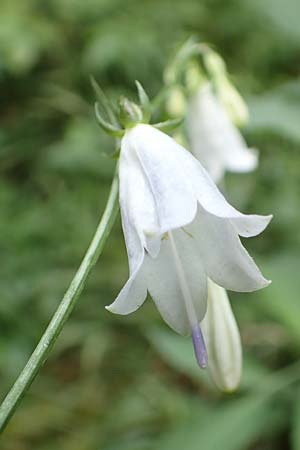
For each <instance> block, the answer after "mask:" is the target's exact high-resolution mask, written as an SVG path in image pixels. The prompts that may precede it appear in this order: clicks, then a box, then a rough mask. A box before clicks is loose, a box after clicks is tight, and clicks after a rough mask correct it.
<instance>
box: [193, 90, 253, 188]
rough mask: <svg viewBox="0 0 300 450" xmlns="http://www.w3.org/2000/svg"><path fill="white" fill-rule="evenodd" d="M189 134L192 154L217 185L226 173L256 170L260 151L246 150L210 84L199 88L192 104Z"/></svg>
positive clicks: (242, 140)
mask: <svg viewBox="0 0 300 450" xmlns="http://www.w3.org/2000/svg"><path fill="white" fill-rule="evenodd" d="M187 134H188V140H189V143H190V147H191V151H192V153H193V154H194V155H195V157H196V158H197V159H198V160H199V161H200V162H201V164H202V165H203V166H204V167H205V169H206V170H207V171H208V172H209V174H210V175H211V177H212V178H213V180H214V181H215V182H218V181H220V180H221V179H222V177H223V175H224V173H225V171H227V170H228V171H230V172H249V171H251V170H253V169H255V168H256V166H257V161H258V155H257V151H256V150H253V149H249V148H248V147H247V144H246V142H245V140H244V139H243V137H242V135H241V133H240V132H239V130H238V129H237V128H236V127H235V125H234V124H233V123H232V122H231V120H230V118H229V116H228V114H227V111H226V110H225V108H224V106H223V105H222V103H221V102H220V101H219V100H218V99H217V97H216V96H215V95H214V93H213V91H212V88H211V85H210V84H209V83H205V84H204V85H202V86H201V87H199V89H198V90H197V91H196V93H195V95H194V96H192V98H191V100H190V105H189V108H188V112H187Z"/></svg>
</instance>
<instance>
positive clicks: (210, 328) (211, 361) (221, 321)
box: [201, 280, 242, 392]
mask: <svg viewBox="0 0 300 450" xmlns="http://www.w3.org/2000/svg"><path fill="white" fill-rule="evenodd" d="M201 328H202V331H203V335H204V339H205V342H206V347H207V352H208V367H209V370H210V372H211V375H212V378H213V379H214V381H215V383H216V385H217V386H218V388H219V389H221V390H222V391H227V392H230V391H234V390H235V389H237V387H238V386H239V383H240V379H241V373H242V347H241V340H240V334H239V330H238V327H237V324H236V321H235V318H234V315H233V312H232V309H231V306H230V302H229V299H228V296H227V293H226V291H225V289H224V288H222V287H220V286H218V285H216V284H215V283H213V282H212V281H211V280H209V284H208V305H207V313H206V315H205V317H204V319H203V321H202V323H201Z"/></svg>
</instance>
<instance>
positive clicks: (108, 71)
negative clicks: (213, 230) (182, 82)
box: [0, 0, 300, 450]
mask: <svg viewBox="0 0 300 450" xmlns="http://www.w3.org/2000/svg"><path fill="white" fill-rule="evenodd" d="M299 16H300V4H299V1H298V0H288V1H286V2H284V3H283V2H281V1H280V0H264V1H260V0H251V1H250V0H248V1H245V0H227V1H226V2H224V1H222V0H203V1H201V2H200V1H199V0H185V1H184V2H183V1H180V0H176V1H174V0H151V1H150V0H127V1H125V2H124V0H123V1H121V0H85V1H84V2H82V1H81V0H45V1H43V2H41V1H38V0H26V1H22V2H20V1H19V0H2V1H1V3H0V88H1V105H0V114H1V123H0V127H1V128H0V158H1V166H0V170H1V180H0V208H1V217H0V230H1V233H0V236H1V237H0V246H1V255H2V264H1V269H0V277H1V302H0V327H1V337H0V350H1V367H0V376H1V386H0V389H1V394H2V396H4V395H5V393H6V392H7V390H8V389H9V387H10V386H11V384H12V382H13V380H14V379H15V378H16V376H17V374H18V372H19V370H20V369H21V368H22V367H23V365H24V363H25V361H26V359H27V358H28V356H29V354H30V353H31V351H32V349H33V348H34V346H35V344H36V343H37V341H38V339H39V337H40V335H41V333H42V331H43V330H44V328H45V326H46V324H47V322H48V320H49V318H50V316H51V314H52V312H53V311H54V310H55V308H56V306H57V304H58V301H59V300H60V298H61V297H62V294H63V292H64V290H65V289H66V287H67V285H68V283H69V281H70V280H71V277H72V275H73V273H74V271H75V269H76V268H77V266H78V264H79V262H80V260H81V257H82V255H83V253H84V251H85V249H86V247H87V245H88V243H89V240H90V239H91V236H92V234H93V231H94V229H95V226H96V224H97V222H98V220H99V217H100V215H101V211H102V209H103V206H104V204H105V200H106V195H107V192H108V187H109V182H110V179H111V176H112V172H113V166H114V163H113V162H112V161H111V160H109V159H108V158H107V157H105V156H102V154H101V151H102V150H103V149H109V148H111V147H112V145H113V142H112V141H111V140H110V139H108V138H107V137H106V136H105V135H104V134H103V133H102V132H101V131H100V130H99V129H98V128H97V125H96V123H95V120H94V117H93V110H92V102H93V93H92V90H91V88H90V84H89V75H90V74H93V75H94V76H95V77H96V78H97V80H98V81H99V82H100V83H101V85H102V87H103V88H104V89H105V90H106V91H107V92H108V93H109V94H110V95H112V96H113V97H116V96H117V95H118V94H119V93H120V92H122V93H127V94H128V95H133V96H134V95H135V93H134V80H135V79H138V80H140V81H141V82H142V83H143V85H144V86H145V87H146V89H147V90H148V91H149V92H150V93H151V94H152V95H154V94H155V93H157V92H158V90H159V89H160V87H161V83H162V70H163V66H164V64H165V62H166V61H167V59H168V57H169V56H170V55H171V52H172V51H173V49H174V46H175V44H177V43H178V42H180V41H182V40H184V39H185V38H187V37H188V36H190V35H191V34H196V35H198V36H199V37H200V38H201V39H203V40H205V41H208V42H211V43H212V44H213V45H215V47H216V49H217V50H218V51H219V52H220V53H221V54H222V55H223V56H224V58H225V59H226V61H227V63H228V67H229V70H230V73H231V74H232V78H233V80H234V82H235V83H236V84H237V86H238V87H239V89H240V91H241V92H242V94H243V95H244V96H246V98H247V99H248V103H249V106H250V111H251V121H250V124H249V126H248V127H247V129H246V130H245V134H246V136H247V139H248V142H249V144H251V145H252V146H255V147H257V148H259V149H260V151H261V166H260V168H259V169H258V170H257V172H256V173H254V174H251V175H242V176H239V175H231V176H228V177H227V178H226V189H227V193H228V197H229V199H230V200H231V201H232V203H234V204H235V205H236V206H238V207H240V208H242V209H243V210H244V211H255V212H257V213H269V212H272V213H273V214H274V216H275V218H274V220H273V223H272V225H271V226H270V228H269V229H268V230H267V232H266V233H265V234H264V235H263V236H262V237H260V238H256V239H255V240H253V241H251V240H248V242H247V247H248V248H249V249H250V250H251V252H252V254H254V255H255V257H256V259H257V260H258V261H259V263H260V264H261V267H262V268H263V271H264V273H265V274H266V276H267V277H269V278H271V279H273V284H272V285H271V287H269V288H268V289H265V290H264V291H260V292H258V293H256V294H247V295H236V294H235V295H233V294H232V295H231V299H232V302H233V307H234V310H235V312H236V314H237V317H238V321H239V324H240V328H241V333H242V339H243V345H244V354H245V368H244V377H243V382H242V387H241V390H240V391H239V392H238V393H236V394H234V395H223V394H220V393H218V392H217V391H216V390H215V388H214V387H213V386H212V385H211V384H210V382H209V380H208V378H207V375H206V374H205V373H203V372H200V371H199V370H198V368H197V367H196V364H195V362H194V359H193V354H192V348H191V345H190V342H189V340H185V339H183V338H180V337H178V336H177V335H175V333H173V332H172V331H170V330H169V329H168V328H167V327H166V325H165V324H164V323H162V321H161V319H160V317H159V316H158V314H157V312H156V311H155V308H154V307H153V305H152V303H151V301H148V302H147V303H146V304H145V306H144V307H143V308H142V309H141V310H139V311H138V312H137V313H136V314H134V315H131V316H129V317H125V318H124V317H118V316H113V315H110V314H109V313H108V312H106V311H105V309H104V305H106V304H109V303H110V302H111V301H112V299H113V298H114V297H115V295H116V294H117V292H118V290H119V289H120V287H121V286H122V283H123V282H124V281H125V279H126V276H127V261H126V255H125V250H124V244H123V238H122V234H121V229H120V224H118V225H117V226H115V228H114V231H113V234H112V236H111V237H110V239H109V242H108V244H107V246H106V249H105V252H104V254H103V256H102V257H101V260H100V261H99V263H98V265H97V266H96V268H95V270H94V272H93V274H92V277H91V278H90V279H89V282H88V286H87V288H86V290H85V292H84V294H83V295H82V298H81V300H80V302H79V305H78V307H77V308H76V310H75V312H74V314H73V316H72V318H71V320H70V321H69V323H68V324H67V326H66V327H65V329H64V331H63V334H62V336H61V338H60V339H59V341H58V343H57V345H56V347H55V350H54V352H53V353H52V356H51V358H50V361H49V362H48V363H47V364H46V366H45V367H44V368H43V370H42V374H41V375H40V376H39V377H38V378H37V380H36V381H35V383H34V385H33V386H32V388H31V390H30V393H29V394H28V395H27V396H26V398H25V400H24V401H23V403H22V406H21V408H19V410H18V412H17V414H16V415H15V417H14V419H13V420H12V422H11V424H10V425H9V428H8V429H7V431H6V433H5V435H4V436H3V438H2V446H1V448H3V449H4V450H27V449H30V450H32V449H39V450H56V449H60V450H97V449H99V450H100V449H101V450H134V449H137V450H170V449H172V450H179V449H180V450H181V449H182V448H184V449H186V450H200V449H205V450H220V449H222V450H248V449H249V450H252V449H253V450H254V449H256V450H271V449H272V450H284V449H293V450H299V449H300V382H299V381H300V365H299V364H298V359H299V339H300V325H299V317H300V302H299V298H298V296H299V294H298V293H299V290H300V278H299V243H300V227H299V198H300V153H299V151H300V127H299V122H300V60H299V51H300V33H299V24H298V22H299V20H298V19H299Z"/></svg>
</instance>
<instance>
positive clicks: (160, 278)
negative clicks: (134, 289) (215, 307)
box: [146, 230, 207, 335]
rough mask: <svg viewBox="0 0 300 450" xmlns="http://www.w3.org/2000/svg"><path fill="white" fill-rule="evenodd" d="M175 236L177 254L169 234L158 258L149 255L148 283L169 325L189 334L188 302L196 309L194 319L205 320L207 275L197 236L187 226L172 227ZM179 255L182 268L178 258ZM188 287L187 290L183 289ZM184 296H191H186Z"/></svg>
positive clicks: (147, 260)
mask: <svg viewBox="0 0 300 450" xmlns="http://www.w3.org/2000/svg"><path fill="white" fill-rule="evenodd" d="M172 236H173V239H174V241H175V245H176V248H177V250H178V255H176V254H174V251H173V248H172V245H171V242H170V238H168V237H167V238H166V239H163V241H162V244H161V250H160V253H159V255H158V257H157V258H156V259H153V258H151V257H149V256H146V266H147V267H146V273H147V286H148V291H149V293H150V295H151V297H152V298H153V300H154V302H155V304H156V306H157V308H158V310H159V312H160V314H161V315H162V317H163V319H164V320H165V321H166V322H167V323H168V325H170V327H172V328H173V329H174V330H175V331H177V332H178V333H180V334H183V335H189V334H191V318H190V317H188V315H189V313H188V311H187V306H186V303H185V302H186V301H187V302H189V301H190V302H191V303H192V305H189V306H188V308H190V309H192V310H194V313H195V317H194V318H192V320H195V322H196V323H197V321H198V322H199V321H200V320H202V319H203V317H204V315H205V312H206V301H207V279H206V274H205V272H204V270H203V267H202V265H201V258H200V254H199V251H198V249H197V246H196V245H195V240H194V239H193V238H192V237H191V236H190V235H189V234H188V233H187V232H185V231H184V230H176V231H173V232H172ZM178 257H179V258H180V261H179V264H180V265H181V268H178V261H176V260H175V259H176V258H178ZM179 271H180V273H179ZM182 284H185V286H182ZM185 289H188V292H184V291H185ZM185 296H186V297H189V298H186V299H185V298H184V297H185ZM191 314H193V312H192V313H191Z"/></svg>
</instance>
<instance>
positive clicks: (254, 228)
mask: <svg viewBox="0 0 300 450" xmlns="http://www.w3.org/2000/svg"><path fill="white" fill-rule="evenodd" d="M183 150H184V149H183ZM177 158H178V160H181V164H182V166H184V167H185V170H186V172H188V173H189V177H190V180H191V182H192V183H193V187H194V190H195V192H196V195H197V198H198V201H199V203H200V205H201V206H202V207H203V208H204V209H205V210H206V211H207V212H209V213H210V214H213V215H215V216H217V217H221V218H228V219H231V220H232V223H233V224H234V227H235V228H236V230H237V232H238V234H239V235H240V236H244V237H250V236H256V235H257V234H259V233H261V232H262V231H263V230H264V229H265V228H266V226H267V225H268V223H269V222H270V220H271V219H272V216H271V215H269V216H259V215H256V214H248V215H246V214H242V213H241V212H239V211H238V210H237V209H235V208H234V207H233V206H231V205H230V204H229V203H228V202H227V200H226V199H225V197H224V196H223V194H222V193H221V192H220V191H219V189H218V188H217V186H216V184H215V183H214V182H213V180H212V179H211V178H210V176H209V175H208V173H207V172H206V170H205V169H204V168H203V167H202V165H201V164H200V163H199V161H197V160H196V158H195V157H194V156H193V155H192V154H190V153H189V152H187V151H185V152H178V155H177Z"/></svg>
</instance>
